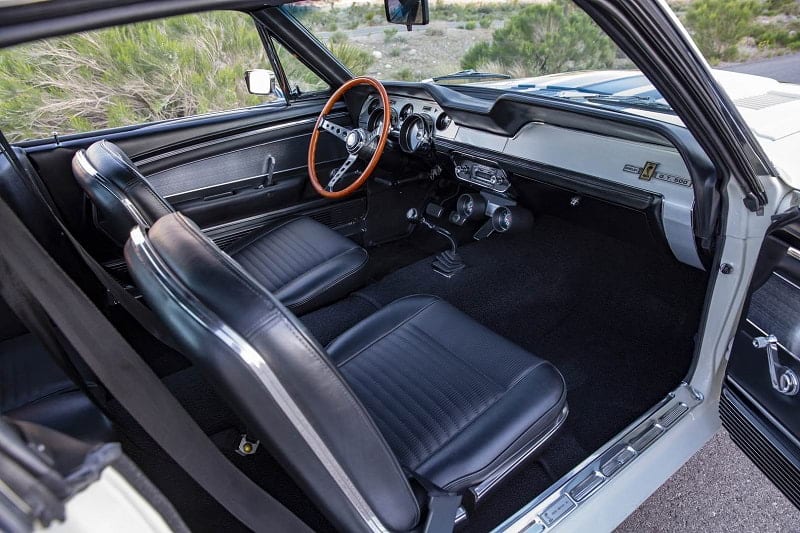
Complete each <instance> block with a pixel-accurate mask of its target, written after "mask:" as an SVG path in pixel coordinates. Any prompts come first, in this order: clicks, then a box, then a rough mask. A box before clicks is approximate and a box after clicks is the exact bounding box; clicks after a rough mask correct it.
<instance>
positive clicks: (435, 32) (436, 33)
mask: <svg viewBox="0 0 800 533" xmlns="http://www.w3.org/2000/svg"><path fill="white" fill-rule="evenodd" d="M425 35H430V36H431V37H442V36H443V35H444V30H443V29H442V28H428V29H427V30H425Z"/></svg>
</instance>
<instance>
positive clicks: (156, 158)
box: [135, 113, 347, 166]
mask: <svg viewBox="0 0 800 533" xmlns="http://www.w3.org/2000/svg"><path fill="white" fill-rule="evenodd" d="M346 116H347V113H337V114H335V115H328V117H329V118H331V117H332V118H343V117H346ZM316 122H317V119H316V117H315V118H307V119H302V120H295V121H292V122H284V123H283V124H276V125H274V126H265V127H263V128H259V129H257V130H252V131H245V132H242V133H237V134H235V135H229V136H227V137H222V138H219V139H213V140H210V141H206V142H203V143H198V144H192V145H190V146H185V147H183V148H176V149H175V150H171V151H169V152H166V153H163V154H159V155H154V156H151V157H148V158H145V159H142V160H141V161H135V163H136V165H137V166H139V165H147V164H150V163H155V162H156V161H161V160H162V159H168V158H170V157H174V156H176V155H180V154H183V153H186V152H191V151H192V150H197V149H199V148H206V147H207V146H214V145H215V144H220V143H224V142H228V141H235V140H237V139H244V138H246V137H249V136H251V135H260V134H262V133H268V132H270V131H277V130H281V129H284V128H292V127H294V126H301V125H303V124H315V123H316Z"/></svg>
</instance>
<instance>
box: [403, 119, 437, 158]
mask: <svg viewBox="0 0 800 533" xmlns="http://www.w3.org/2000/svg"><path fill="white" fill-rule="evenodd" d="M432 133H433V123H432V121H431V118H430V117H429V116H428V115H418V114H412V115H410V116H409V117H408V118H407V119H406V120H405V121H404V122H403V125H402V126H401V128H400V148H402V149H403V151H404V152H408V153H409V154H414V153H423V152H427V151H428V150H430V148H431V135H432Z"/></svg>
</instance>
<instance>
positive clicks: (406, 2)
mask: <svg viewBox="0 0 800 533" xmlns="http://www.w3.org/2000/svg"><path fill="white" fill-rule="evenodd" d="M383 5H384V7H385V8H386V20H387V21H389V22H390V23H392V24H402V25H403V26H405V27H406V28H408V31H411V26H419V25H423V26H424V25H425V24H427V23H428V22H429V18H430V15H429V12H428V0H383Z"/></svg>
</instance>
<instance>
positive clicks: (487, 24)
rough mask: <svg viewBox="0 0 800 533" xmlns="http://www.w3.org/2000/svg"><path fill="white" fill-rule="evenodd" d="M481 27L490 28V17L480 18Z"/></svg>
mask: <svg viewBox="0 0 800 533" xmlns="http://www.w3.org/2000/svg"><path fill="white" fill-rule="evenodd" d="M480 22H481V28H484V29H486V28H490V27H491V26H492V19H491V18H489V17H482V18H481V20H480Z"/></svg>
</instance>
